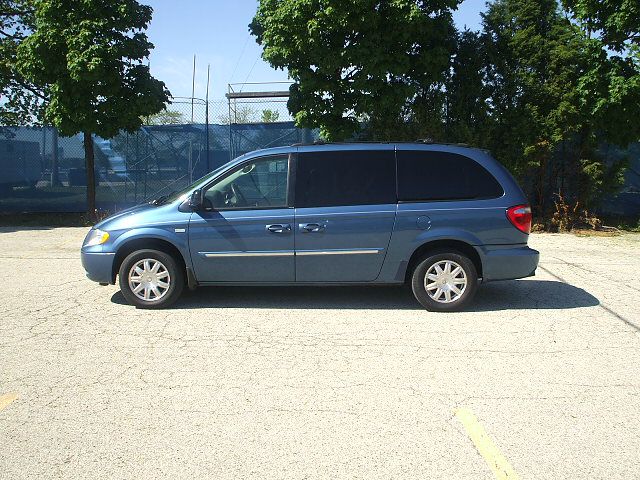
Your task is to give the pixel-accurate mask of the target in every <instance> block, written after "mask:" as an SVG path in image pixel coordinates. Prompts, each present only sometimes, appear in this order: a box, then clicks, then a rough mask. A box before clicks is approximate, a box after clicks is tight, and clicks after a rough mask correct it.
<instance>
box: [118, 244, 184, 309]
mask: <svg viewBox="0 0 640 480" xmlns="http://www.w3.org/2000/svg"><path fill="white" fill-rule="evenodd" d="M147 259H148V260H152V261H155V262H160V264H161V266H162V267H164V269H163V268H162V267H161V269H160V272H161V275H164V271H166V272H168V277H167V276H164V277H163V279H168V280H169V281H168V282H164V281H163V283H168V284H169V286H168V288H166V289H164V290H162V291H161V293H162V295H161V296H160V297H159V298H150V299H149V300H145V299H143V298H140V297H138V296H137V295H136V293H134V291H133V289H132V287H131V284H130V281H129V273H130V272H131V270H132V269H133V267H134V266H135V265H136V264H137V263H138V262H141V261H144V260H147ZM118 276H119V277H120V278H119V283H120V291H121V292H122V294H123V295H124V297H125V298H126V299H127V301H128V302H129V303H130V304H131V305H135V306H136V307H139V308H165V307H168V306H169V305H171V304H172V303H174V302H175V301H176V300H177V299H178V297H180V294H181V293H182V290H183V288H184V271H183V269H182V266H181V265H180V264H179V263H178V262H177V261H176V259H175V258H173V257H172V256H171V255H169V254H168V253H165V252H161V251H159V250H150V249H148V250H137V251H135V252H133V253H131V254H129V255H128V256H127V258H125V259H124V260H123V262H122V265H120V271H119V272H118ZM160 288H162V287H160ZM143 290H144V289H143ZM156 290H158V291H160V290H159V288H158V287H156ZM151 295H153V293H152V292H151V293H150V296H151Z"/></svg>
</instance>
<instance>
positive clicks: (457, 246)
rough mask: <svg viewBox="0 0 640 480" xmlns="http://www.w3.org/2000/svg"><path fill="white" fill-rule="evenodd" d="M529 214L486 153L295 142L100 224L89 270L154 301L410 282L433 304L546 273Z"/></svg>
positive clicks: (446, 306)
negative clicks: (245, 289) (211, 290)
mask: <svg viewBox="0 0 640 480" xmlns="http://www.w3.org/2000/svg"><path fill="white" fill-rule="evenodd" d="M530 228H531V209H530V208H529V206H528V205H527V200H526V198H525V195H524V194H523V192H522V190H521V189H520V187H518V185H517V183H516V182H515V181H514V179H513V177H512V176H511V175H510V174H509V172H508V171H507V170H506V169H505V168H504V167H503V166H502V165H501V164H500V163H498V162H497V161H496V160H494V159H493V158H492V157H491V155H490V154H489V153H487V152H486V151H484V150H479V149H474V148H468V147H463V146H456V145H436V144H424V143H373V144H372V143H369V144H365V143H354V144H314V145H292V146H289V147H278V148H270V149H266V150H259V151H255V152H251V153H248V154H246V155H243V156H241V157H239V158H237V159H235V160H233V161H231V162H229V163H228V164H226V165H223V166H222V167H220V168H218V169H217V170H215V171H213V172H211V173H209V174H208V175H206V176H205V177H203V178H201V179H200V180H198V181H197V182H195V183H194V184H192V185H190V186H189V187H187V188H185V189H184V190H182V191H180V192H175V193H172V194H170V195H166V196H163V197H160V198H158V199H156V200H154V201H152V202H150V203H148V204H144V205H140V206H137V207H135V208H132V209H129V210H126V211H123V212H120V213H118V214H116V215H113V216H111V217H109V218H107V219H106V220H103V221H102V222H100V223H98V224H97V225H96V226H95V227H93V228H92V229H91V231H90V232H89V233H88V235H87V237H86V239H85V241H84V244H83V246H82V264H83V266H84V268H85V270H86V271H87V276H88V277H89V278H90V279H91V280H94V281H96V282H99V283H101V284H115V282H116V277H118V278H119V284H120V289H121V291H122V293H123V295H124V297H125V298H126V299H127V300H128V301H129V302H130V303H131V304H133V305H136V306H138V307H143V308H161V307H166V306H168V305H170V304H171V303H173V302H174V301H175V300H176V299H177V298H178V297H179V296H180V294H181V292H182V290H183V288H184V287H185V286H188V287H189V288H191V289H193V288H196V287H197V286H213V285H363V284H365V285H394V284H408V285H411V288H412V290H413V293H414V295H415V297H416V299H417V300H418V301H419V302H420V303H421V304H422V305H423V306H424V307H425V308H426V309H428V310H431V311H452V310H458V309H460V308H463V307H464V306H465V305H467V304H468V303H469V301H470V300H471V299H472V297H473V295H474V294H475V292H476V290H477V287H478V284H479V283H480V282H481V281H482V282H489V281H494V280H507V279H515V278H522V277H528V276H531V275H534V274H535V270H536V267H537V265H538V256H539V255H538V252H537V251H535V250H533V249H531V248H529V247H528V246H527V240H528V236H529V231H530Z"/></svg>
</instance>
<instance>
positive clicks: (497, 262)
mask: <svg viewBox="0 0 640 480" xmlns="http://www.w3.org/2000/svg"><path fill="white" fill-rule="evenodd" d="M478 253H479V254H480V258H481V260H482V277H483V279H482V280H483V281H484V282H491V281H494V280H513V279H516V278H524V277H531V276H533V275H535V273H536V268H538V261H539V259H540V253H539V252H538V251H537V250H534V249H533V248H529V247H528V246H526V245H486V246H484V247H482V248H481V249H479V252H478Z"/></svg>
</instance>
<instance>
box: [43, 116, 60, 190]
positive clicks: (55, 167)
mask: <svg viewBox="0 0 640 480" xmlns="http://www.w3.org/2000/svg"><path fill="white" fill-rule="evenodd" d="M45 128H46V127H45ZM51 186H52V187H58V186H60V166H59V162H58V129H57V128H56V127H53V128H52V129H51Z"/></svg>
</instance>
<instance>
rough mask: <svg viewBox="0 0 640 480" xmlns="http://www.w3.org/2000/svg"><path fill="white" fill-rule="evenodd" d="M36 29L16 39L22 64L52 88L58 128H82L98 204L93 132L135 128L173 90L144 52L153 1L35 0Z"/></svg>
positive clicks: (50, 108)
mask: <svg viewBox="0 0 640 480" xmlns="http://www.w3.org/2000/svg"><path fill="white" fill-rule="evenodd" d="M32 5H33V33H31V34H30V35H28V36H27V37H26V38H25V39H24V40H22V41H21V42H20V44H19V45H18V46H17V53H16V65H17V70H18V72H19V73H20V74H21V75H22V76H23V77H24V78H26V79H27V80H28V81H30V82H32V83H33V84H35V85H39V86H40V87H41V88H42V89H43V91H44V92H45V94H46V96H47V102H46V105H45V108H44V116H45V119H46V120H47V121H48V122H49V123H51V124H52V125H54V126H55V127H57V129H58V130H59V132H60V134H61V135H74V134H76V133H79V132H82V133H83V135H84V141H85V160H86V163H87V183H88V188H87V201H88V209H89V212H90V213H91V214H92V213H93V212H94V211H95V181H94V178H93V176H94V165H93V163H94V162H93V145H92V140H91V135H92V134H97V135H99V136H101V137H104V138H111V137H113V136H115V135H116V134H117V133H118V132H119V131H120V130H126V131H131V132H133V131H135V130H136V129H138V128H139V127H140V125H141V123H142V118H143V117H146V116H149V115H153V114H155V113H157V112H160V111H161V110H163V109H164V107H165V105H166V103H167V101H168V96H169V92H168V91H167V89H166V88H165V85H164V83H163V82H161V81H159V80H156V79H155V78H153V77H152V76H151V75H150V73H149V67H148V65H145V63H144V60H145V59H147V58H148V56H149V53H150V50H151V48H153V45H152V44H151V43H150V42H149V41H148V39H147V36H146V34H145V33H144V30H145V29H146V28H147V26H148V24H149V22H150V21H151V15H152V9H151V7H148V6H146V5H141V4H139V3H138V2H137V1H135V0H32Z"/></svg>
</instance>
